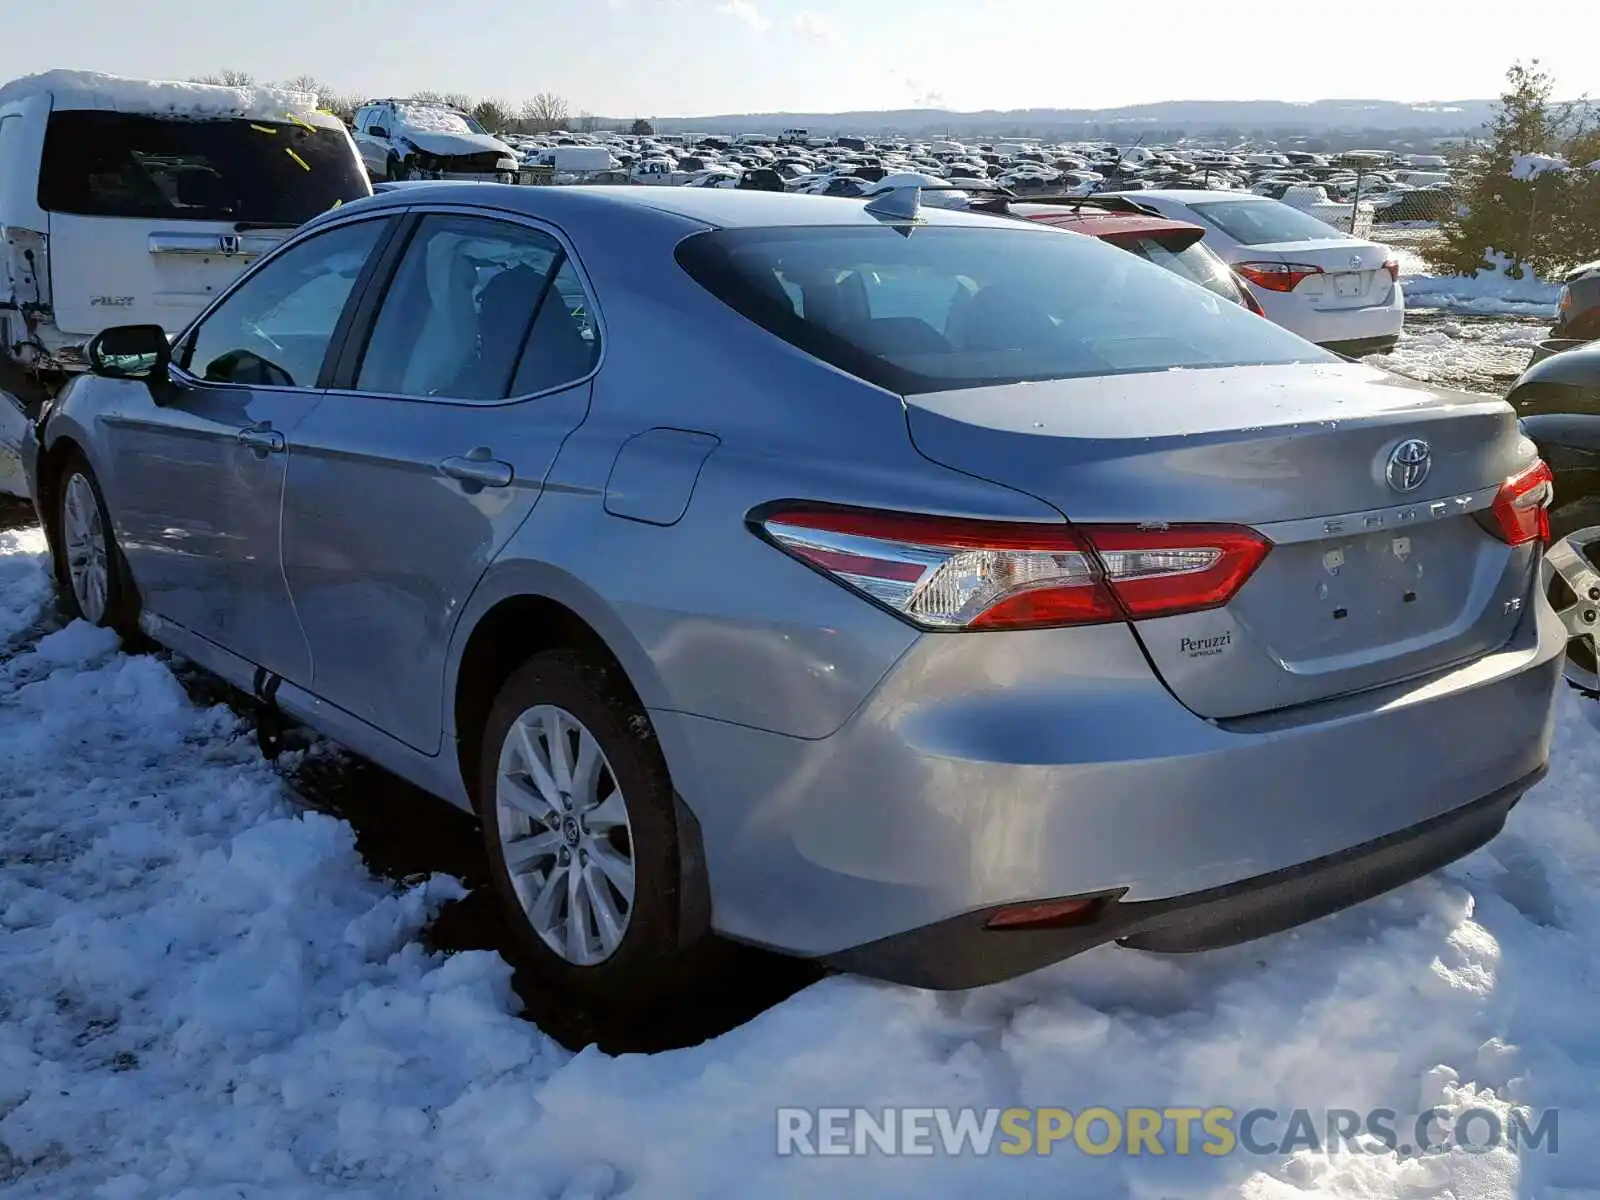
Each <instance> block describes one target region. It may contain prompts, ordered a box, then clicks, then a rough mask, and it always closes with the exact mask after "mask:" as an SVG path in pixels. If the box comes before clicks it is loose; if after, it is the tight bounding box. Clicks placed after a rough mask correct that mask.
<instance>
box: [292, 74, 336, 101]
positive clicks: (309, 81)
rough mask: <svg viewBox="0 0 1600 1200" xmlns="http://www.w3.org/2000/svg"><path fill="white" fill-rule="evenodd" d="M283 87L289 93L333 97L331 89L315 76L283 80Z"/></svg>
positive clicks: (299, 76) (298, 76) (301, 76)
mask: <svg viewBox="0 0 1600 1200" xmlns="http://www.w3.org/2000/svg"><path fill="white" fill-rule="evenodd" d="M283 86H284V87H286V88H288V89H289V91H291V92H310V93H311V94H312V95H313V96H321V97H323V98H327V97H329V96H331V95H333V89H332V88H331V87H329V86H328V85H327V84H326V83H323V82H322V80H320V79H318V78H317V77H316V76H315V75H296V76H295V77H294V78H293V79H285V80H284V81H283Z"/></svg>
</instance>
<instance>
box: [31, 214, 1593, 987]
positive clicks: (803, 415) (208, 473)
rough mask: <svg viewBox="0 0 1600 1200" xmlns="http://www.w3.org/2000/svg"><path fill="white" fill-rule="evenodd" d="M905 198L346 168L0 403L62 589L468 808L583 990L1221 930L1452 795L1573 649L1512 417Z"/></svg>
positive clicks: (1451, 816) (1408, 828)
mask: <svg viewBox="0 0 1600 1200" xmlns="http://www.w3.org/2000/svg"><path fill="white" fill-rule="evenodd" d="M918 199H919V197H918V194H917V192H916V189H914V188H913V189H905V190H898V191H892V192H890V193H887V194H886V195H885V196H882V197H878V198H876V199H874V200H872V201H870V202H866V203H863V202H859V201H851V200H839V199H823V198H818V197H808V196H797V195H785V194H780V193H767V192H755V191H738V190H728V191H724V190H718V189H665V188H663V189H651V188H634V189H628V188H504V187H498V186H495V185H479V186H466V185H422V186H415V187H410V188H406V189H400V190H396V191H394V192H392V193H389V194H385V195H380V196H377V197H374V198H371V199H364V200H361V201H358V202H356V203H353V204H346V205H344V206H343V207H342V208H340V209H339V210H337V211H336V212H333V213H330V214H327V215H326V216H324V217H321V218H318V219H317V220H315V221H313V222H311V223H310V224H309V225H307V226H306V227H305V228H304V229H302V230H301V231H300V232H299V233H298V234H297V235H296V236H295V237H294V238H292V239H291V240H290V241H289V242H288V243H287V244H285V245H284V246H283V247H282V248H281V249H280V250H278V251H276V252H275V253H273V254H272V255H270V256H269V257H267V258H265V259H264V260H262V261H261V262H260V263H259V264H257V265H256V266H255V267H254V268H253V269H252V270H250V271H248V272H247V273H246V274H245V275H244V276H243V277H242V278H241V279H240V280H239V281H238V283H237V284H236V285H235V286H233V287H232V288H231V289H230V290H229V291H228V292H227V293H226V294H224V295H222V296H221V297H220V298H219V299H218V300H217V301H216V302H215V303H213V304H212V305H211V306H210V308H209V309H208V310H207V311H206V312H205V313H204V314H203V315H202V316H201V317H199V318H198V319H197V320H196V321H195V322H194V324H193V325H192V326H191V327H190V328H189V329H188V330H187V331H186V332H185V333H183V334H182V335H181V336H179V337H178V338H176V339H175V340H174V341H173V342H172V344H171V345H170V346H169V344H168V342H167V340H166V339H165V338H164V337H163V336H161V333H160V331H159V330H157V329H153V328H141V327H125V328H118V329H112V330H108V331H107V332H105V333H104V334H102V335H101V336H100V337H99V338H98V339H97V340H96V342H95V343H94V347H93V353H92V358H93V363H94V369H93V373H92V374H90V375H89V376H87V377H85V378H83V379H81V380H79V381H78V382H77V383H75V384H74V385H73V386H72V387H71V388H70V389H68V390H67V392H66V393H65V394H64V395H63V396H62V397H60V398H59V399H58V400H57V401H56V402H55V403H53V404H52V405H51V406H50V407H49V409H48V410H47V412H46V413H45V415H44V417H43V420H42V422H41V423H40V424H39V426H38V429H37V433H36V434H32V435H31V436H30V438H29V440H28V442H27V444H26V446H25V448H24V457H25V461H26V465H27V468H28V470H29V472H30V474H31V482H32V484H33V494H34V496H35V497H36V498H37V503H38V505H39V509H40V514H41V517H42V519H43V521H44V523H45V526H46V528H47V530H48V532H49V536H50V539H51V543H52V545H53V547H54V550H55V555H56V561H57V566H58V573H59V578H60V582H61V585H62V588H63V591H64V593H65V595H66V596H67V597H68V600H69V603H70V604H72V605H74V606H75V608H76V610H77V612H79V613H80V614H81V615H82V616H83V617H84V618H85V619H87V620H89V621H93V622H97V623H101V624H106V625H111V626H113V627H115V628H117V629H120V630H123V631H126V632H130V633H131V632H134V631H141V632H143V633H144V634H146V635H147V636H149V637H151V638H154V639H155V640H156V641H158V642H160V643H162V644H164V645H166V646H169V647H171V648H173V649H175V650H177V651H179V652H181V653H182V654H184V655H186V656H187V657H189V658H190V659H192V660H194V661H196V662H198V663H201V664H203V665H204V666H206V667H208V668H210V669H211V670H213V671H215V672H216V673H217V674H219V675H221V676H223V677H224V678H226V679H228V680H230V681H232V682H233V683H235V684H237V685H238V686H240V687H243V688H246V689H248V690H249V691H250V692H251V693H252V694H253V695H254V696H255V697H256V698H257V700H258V702H259V704H260V706H261V710H262V713H263V716H264V719H268V720H269V721H270V718H272V717H274V716H275V715H276V714H279V713H281V714H285V715H287V716H288V717H292V718H294V719H296V720H299V721H302V722H305V723H307V724H309V725H311V726H313V727H315V728H316V729H318V730H321V731H322V732H324V733H325V734H327V735H328V736H330V737H332V738H334V739H336V740H338V741H340V742H342V743H344V744H346V745H347V746H349V747H351V748H352V749H354V750H355V751H357V752H359V753H360V754H363V755H365V756H367V757H369V758H371V759H372V760H374V761H376V762H378V763H380V764H381V765H383V766H385V767H387V768H389V769H390V770H392V771H394V772H396V773H398V774H399V775H401V776H403V777H405V778H406V779H409V780H411V781H413V782H415V783H417V784H419V785H420V786H422V787H423V788H425V789H428V790H429V791H431V792H433V793H434V794H436V795H438V796H441V797H443V798H445V799H447V800H449V801H452V802H454V803H456V804H458V805H461V806H464V807H468V808H471V809H473V810H475V811H476V813H477V814H478V816H479V817H480V818H481V820H482V825H483V830H484V842H485V846H486V848H487V851H488V854H489V858H490V862H491V866H492V878H493V883H494V886H495V888H496V890H497V891H498V893H499V895H500V897H501V898H502V900H503V901H504V904H505V906H506V910H507V912H508V913H509V914H510V915H511V917H512V919H513V922H514V925H515V929H516V932H517V936H518V938H519V939H520V945H521V947H522V949H523V951H524V952H525V955H526V958H527V962H528V965H529V966H530V967H531V968H532V969H533V970H534V971H535V972H536V973H537V975H538V977H539V978H540V979H541V980H543V981H544V982H545V983H546V984H547V985H548V986H550V987H552V988H555V989H564V990H566V991H567V992H568V993H570V994H573V995H575V996H578V997H580V998H581V999H582V1001H583V1002H585V1003H589V1004H591V1005H593V1006H595V1007H596V1008H597V1009H602V1010H603V1009H606V1008H607V1007H608V1006H609V1007H610V1008H612V1009H624V1008H626V1009H634V1010H638V1009H641V1008H644V1009H649V1008H650V1007H651V1006H657V1005H661V1004H665V1003H671V1002H676V1001H678V1000H681V999H683V998H685V997H692V996H694V995H697V994H701V993H702V992H703V990H704V989H706V988H711V987H721V986H732V985H736V984H737V980H736V979H735V980H728V979H726V978H722V977H720V976H719V974H718V971H717V968H716V964H717V963H718V962H719V961H720V958H719V956H718V955H717V954H715V953H714V950H715V948H716V946H717V945H718V942H719V939H736V940H741V941H744V942H749V943H756V944H759V945H763V946H767V947H771V948H774V949H777V950H781V951H784V952H787V953H790V954H794V955H801V956H807V957H811V958H816V959H820V960H822V961H823V962H825V963H828V964H831V965H834V966H837V967H840V968H843V969H848V970H853V971H859V972H863V973H867V974H871V975H876V976H880V977H883V978H887V979H891V980H898V981H902V982H906V983H911V984H916V985H924V986H930V987H939V988H960V987H968V986H972V985H976V984H981V983H984V982H987V981H991V980H996V979H1001V978H1004V977H1007V976H1010V975H1014V974H1017V973H1019V972H1022V971H1026V970H1030V969H1033V968H1035V967H1038V966H1040V965H1042V964H1045V963H1048V962H1051V961H1053V960H1055V959H1059V958H1062V957H1064V956H1066V955H1069V954H1072V953H1075V952H1077V951H1080V950H1083V949H1085V948H1086V947H1089V946H1093V945H1096V944H1099V943H1103V942H1107V941H1111V940H1117V941H1120V942H1122V943H1124V944H1129V945H1133V946H1140V947H1146V948H1151V949H1159V950H1193V949H1201V948H1205V947H1211V946H1219V945H1223V944H1227V943H1231V942H1235V941H1238V940H1241V939H1244V938H1248V937H1253V936H1257V935H1260V934H1263V933H1267V932H1270V931H1273V930H1277V929H1281V928H1284V927H1287V926H1290V925H1293V924H1295V923H1297V922H1300V921H1304V920H1307V919H1310V918H1312V917H1316V916H1320V915H1322V914H1324V913H1327V912H1331V911H1333V910H1335V909H1338V908H1341V907H1343V906H1346V905H1349V904H1352V903H1355V902H1357V901H1359V900H1361V899H1363V898H1365V897H1368V896H1371V895H1375V894H1377V893H1379V892H1381V891H1384V890H1386V889H1388V888H1391V887H1394V886H1396V885H1398V884H1400V883H1402V882H1404V881H1406V880H1408V879H1411V878H1413V877H1415V876H1417V875H1419V874H1421V873H1423V872H1426V871H1428V870H1431V869H1433V868H1435V867H1437V866H1438V865H1440V864H1442V863H1445V862H1447V861H1449V860H1451V859H1453V858H1455V857H1457V856H1459V855H1461V854H1463V853H1465V852H1467V851H1468V850H1470V849H1472V848H1473V847H1475V846H1477V845H1479V844H1481V843H1482V842H1484V841H1485V840H1487V839H1488V838H1490V837H1492V836H1493V835H1494V834H1495V832H1496V831H1497V830H1498V829H1499V828H1500V826H1501V823H1502V822H1503V820H1504V818H1505V815H1506V813H1507V811H1508V810H1509V808H1510V807H1511V805H1512V804H1513V803H1514V802H1515V801H1516V800H1517V798H1518V797H1519V796H1520V795H1521V794H1522V793H1523V791H1524V790H1525V789H1527V788H1528V787H1529V786H1530V785H1531V784H1532V783H1533V782H1534V781H1535V780H1537V779H1538V778H1539V776H1540V774H1541V772H1542V771H1543V769H1544V765H1545V759H1546V753H1547V748H1548V742H1549V736H1550V728H1551V708H1552V698H1553V694H1554V689H1555V687H1556V685H1557V682H1558V680H1559V678H1560V672H1561V654H1562V646H1563V636H1562V633H1561V630H1560V627H1559V624H1558V622H1557V621H1556V620H1555V618H1554V616H1553V613H1552V611H1551V609H1550V606H1549V604H1548V603H1547V602H1546V600H1545V599H1544V597H1543V595H1542V594H1541V593H1540V591H1539V590H1538V588H1537V587H1536V580H1537V576H1538V567H1539V561H1540V557H1541V554H1542V552H1543V549H1544V543H1545V540H1546V538H1547V536H1548V518H1547V506H1548V503H1549V499H1550V479H1549V472H1548V470H1547V468H1546V467H1545V465H1544V464H1543V462H1542V461H1540V460H1539V458H1538V457H1537V455H1536V453H1535V451H1534V449H1533V447H1532V446H1531V445H1530V444H1529V443H1528V442H1527V441H1526V440H1524V439H1523V438H1522V437H1521V436H1520V435H1519V433H1518V430H1517V425H1516V421H1515V419H1514V416H1513V414H1512V411H1511V409H1510V408H1509V407H1508V406H1507V405H1506V404H1504V403H1503V402H1501V401H1498V400H1493V399H1488V398H1484V397H1478V396H1466V395H1459V394H1452V393H1448V392H1440V391H1438V390H1433V389H1429V388H1425V387H1422V386H1419V385H1416V384H1413V383H1409V382H1406V381H1402V380H1399V379H1397V378H1395V377H1392V376H1390V375H1387V374H1385V373H1383V372H1380V371H1378V370H1375V369H1373V368H1371V367H1368V366H1364V365H1360V364H1357V363H1352V362H1349V361H1346V360H1342V359H1340V358H1338V357H1336V356H1335V355H1333V354H1330V353H1328V352H1326V351H1323V350H1320V349H1318V348H1317V347H1315V346H1313V345H1311V344H1310V343H1309V342H1306V341H1303V340H1301V339H1300V338H1298V337H1296V336H1295V335H1293V334H1291V333H1289V332H1287V331H1285V330H1283V329H1280V328H1277V327H1275V326H1273V325H1271V324H1269V323H1268V322H1265V321H1262V320H1260V319H1259V318H1258V317H1255V316H1253V315H1252V314H1250V313H1249V312H1246V311H1245V310H1243V309H1241V308H1240V307H1239V306H1237V305H1235V304H1231V303H1228V302H1226V301H1224V300H1222V299H1220V298H1218V297H1217V296H1215V295H1212V294H1211V293H1209V292H1207V291H1205V290H1204V289H1202V288H1199V287H1197V286H1195V285H1193V284H1190V283H1188V282H1186V281H1184V280H1182V279H1180V278H1178V277H1177V276H1175V275H1172V274H1170V273H1168V272H1166V271H1163V270H1161V269H1160V268H1159V267H1157V266H1153V265H1151V264H1150V263H1148V262H1144V261H1141V260H1140V259H1138V258H1137V257H1136V256H1134V255H1130V254H1127V253H1125V252H1123V251H1121V250H1119V249H1116V248H1115V247H1111V246H1107V245H1103V244H1101V243H1099V242H1097V241H1095V240H1094V239H1092V238H1087V237H1082V236H1078V235H1076V234H1071V233H1065V232H1060V231H1056V230H1052V229H1049V228H1046V227H1044V226H1041V225H1039V224H1038V223H1035V222H1026V221H1016V220H1007V219H1000V218H996V217H992V216H987V215H982V214H975V213H967V212H960V211H954V210H950V209H943V208H934V207H926V206H921V205H919V203H918Z"/></svg>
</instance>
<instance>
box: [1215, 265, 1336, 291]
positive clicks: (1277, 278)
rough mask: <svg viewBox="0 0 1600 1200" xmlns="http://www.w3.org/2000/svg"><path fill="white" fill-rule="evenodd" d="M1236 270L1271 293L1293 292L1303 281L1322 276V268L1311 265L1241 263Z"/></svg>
mask: <svg viewBox="0 0 1600 1200" xmlns="http://www.w3.org/2000/svg"><path fill="white" fill-rule="evenodd" d="M1234 270H1235V271H1237V272H1239V274H1241V275H1243V276H1244V277H1245V278H1246V279H1248V280H1249V281H1250V282H1251V283H1253V284H1255V285H1256V286H1257V287H1263V288H1266V289H1267V291H1269V292H1292V291H1294V290H1295V288H1297V287H1299V286H1300V281H1301V280H1302V279H1309V278H1311V276H1313V275H1321V274H1322V268H1321V267H1314V266H1312V265H1311V264H1310V263H1279V262H1247V263H1239V264H1238V265H1237V266H1235V267H1234Z"/></svg>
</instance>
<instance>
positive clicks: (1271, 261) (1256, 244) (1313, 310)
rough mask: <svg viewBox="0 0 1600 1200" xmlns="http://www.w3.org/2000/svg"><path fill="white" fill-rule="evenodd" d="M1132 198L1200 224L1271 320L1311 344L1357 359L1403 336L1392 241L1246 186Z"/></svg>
mask: <svg viewBox="0 0 1600 1200" xmlns="http://www.w3.org/2000/svg"><path fill="white" fill-rule="evenodd" d="M1128 198H1129V199H1131V200H1136V201H1137V202H1138V203H1140V204H1147V205H1149V206H1150V207H1151V208H1154V209H1156V210H1157V211H1158V212H1160V213H1161V215H1162V216H1165V217H1172V218H1174V219H1175V220H1179V221H1192V222H1193V223H1195V224H1197V225H1200V226H1202V227H1203V228H1204V229H1205V230H1206V245H1207V246H1209V247H1210V248H1211V249H1212V250H1214V251H1216V252H1217V253H1218V254H1219V255H1221V256H1222V258H1223V259H1224V260H1225V261H1226V262H1227V263H1228V264H1229V265H1230V266H1231V267H1233V269H1234V270H1235V271H1237V272H1238V273H1239V275H1240V276H1241V277H1242V278H1243V279H1244V280H1245V282H1246V283H1248V284H1249V285H1250V290H1251V292H1252V293H1254V295H1255V298H1256V299H1257V300H1258V301H1259V302H1260V304H1261V307H1262V309H1263V311H1265V313H1266V314H1267V316H1268V317H1269V318H1271V319H1272V320H1273V321H1276V322H1277V323H1278V324H1279V325H1282V326H1284V327H1285V328H1286V329H1292V330H1293V331H1294V332H1295V333H1298V334H1299V335H1300V336H1301V337H1303V338H1305V339H1306V340H1307V341H1312V342H1316V343H1317V344H1318V345H1320V346H1326V347H1327V348H1328V349H1330V350H1335V351H1338V352H1339V353H1341V354H1348V355H1352V356H1357V357H1359V356H1360V355H1363V354H1375V353H1382V352H1384V351H1388V350H1391V349H1393V348H1394V344H1395V342H1397V341H1398V340H1399V339H1400V329H1401V327H1402V326H1403V325H1404V324H1405V318H1406V305H1405V296H1404V295H1403V294H1402V292H1401V288H1400V264H1399V262H1398V261H1397V260H1396V259H1395V257H1394V255H1393V254H1392V253H1391V252H1390V250H1389V247H1387V246H1384V245H1381V244H1380V243H1378V242H1369V241H1365V240H1363V239H1361V238H1356V237H1351V236H1350V235H1349V234H1347V233H1341V232H1340V231H1339V230H1337V229H1335V228H1333V226H1331V225H1326V224H1324V223H1323V222H1321V221H1319V220H1317V218H1315V217H1313V216H1311V215H1310V214H1309V213H1305V212H1302V211H1301V210H1299V209H1298V208H1294V207H1293V206H1291V205H1288V204H1284V203H1282V202H1280V201H1277V200H1269V199H1267V198H1265V197H1263V196H1254V195H1251V194H1249V193H1248V192H1209V191H1177V190H1173V191H1159V190H1151V191H1139V192H1133V193H1130V194H1129V197H1128Z"/></svg>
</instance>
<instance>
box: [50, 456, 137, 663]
mask: <svg viewBox="0 0 1600 1200" xmlns="http://www.w3.org/2000/svg"><path fill="white" fill-rule="evenodd" d="M54 500H55V514H54V517H55V521H54V527H53V531H52V532H53V533H54V536H53V537H52V538H51V557H52V559H53V560H54V565H55V575H56V587H57V590H58V591H59V593H60V596H61V600H62V603H63V605H64V606H65V607H66V609H67V611H68V613H69V614H71V615H72V616H73V617H76V618H78V619H80V620H84V621H88V622H89V623H90V624H91V625H100V626H103V627H105V628H107V629H114V630H116V632H117V633H119V634H121V635H122V636H123V637H124V638H128V639H132V638H136V637H137V636H138V633H139V598H138V592H137V590H136V589H135V588H134V586H133V578H132V576H131V575H130V574H129V573H128V564H127V560H126V559H124V558H123V556H122V549H121V547H119V546H118V545H117V537H116V534H115V533H114V532H113V530H112V527H111V514H110V512H109V511H108V510H107V508H106V501H105V496H104V495H103V494H102V493H101V491H100V484H99V481H98V480H96V479H95V477H94V472H93V471H92V470H90V468H89V464H88V462H87V461H86V460H85V459H84V457H83V455H81V454H76V453H75V454H73V455H72V456H71V457H70V458H69V459H68V460H67V461H66V463H65V464H64V465H63V467H62V468H61V474H60V475H59V476H58V477H57V486H56V488H55V493H54Z"/></svg>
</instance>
